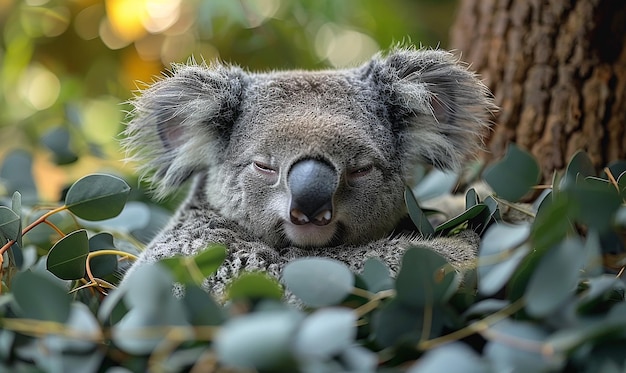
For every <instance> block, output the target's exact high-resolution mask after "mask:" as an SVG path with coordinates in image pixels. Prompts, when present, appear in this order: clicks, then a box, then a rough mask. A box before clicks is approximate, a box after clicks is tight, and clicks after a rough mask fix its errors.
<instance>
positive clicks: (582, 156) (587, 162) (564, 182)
mask: <svg viewBox="0 0 626 373" xmlns="http://www.w3.org/2000/svg"><path fill="white" fill-rule="evenodd" d="M595 174H596V170H595V167H593V162H591V158H589V155H587V153H585V152H584V151H582V150H579V151H578V152H576V154H574V155H573V156H572V158H571V159H570V161H569V162H568V164H567V168H566V169H565V175H564V176H563V178H562V179H561V182H560V183H559V189H567V188H569V187H571V186H573V185H575V184H576V183H577V182H578V180H579V179H584V178H585V177H587V176H593V175H595Z"/></svg>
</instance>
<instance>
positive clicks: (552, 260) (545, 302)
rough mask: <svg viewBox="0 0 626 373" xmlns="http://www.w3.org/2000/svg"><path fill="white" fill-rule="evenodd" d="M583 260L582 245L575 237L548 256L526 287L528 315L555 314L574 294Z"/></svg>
mask: <svg viewBox="0 0 626 373" xmlns="http://www.w3.org/2000/svg"><path fill="white" fill-rule="evenodd" d="M583 259H584V252H583V244H582V242H581V241H580V240H579V239H574V238H570V239H567V240H565V241H563V242H562V243H561V244H559V245H557V246H556V247H554V248H552V249H550V250H549V251H548V252H547V253H545V255H544V256H543V258H541V261H540V262H539V264H538V265H537V267H536V269H535V271H534V273H533V275H532V276H531V278H530V281H529V283H528V287H527V288H526V296H525V298H526V312H528V314H529V315H531V316H535V317H546V316H548V315H550V314H552V313H554V312H556V311H557V310H558V309H559V307H560V306H562V305H563V303H564V302H565V300H567V299H568V298H570V297H572V296H573V295H574V292H575V291H576V285H577V284H578V280H579V273H580V270H581V267H582V265H583ZM556 269H558V270H556Z"/></svg>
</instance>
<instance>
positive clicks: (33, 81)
mask: <svg viewBox="0 0 626 373" xmlns="http://www.w3.org/2000/svg"><path fill="white" fill-rule="evenodd" d="M455 3H456V2H455V1H453V0H446V1H434V0H424V1H412V0H393V1H385V2H382V1H378V0H346V1H332V0H304V1H287V0H71V1H66V0H24V1H22V0H6V1H0V30H1V31H0V33H1V35H2V39H1V40H0V138H1V139H3V143H2V146H0V159H6V157H9V156H10V157H13V158H15V157H18V158H20V157H21V158H20V159H21V160H22V163H26V162H31V163H32V169H33V171H32V172H33V173H34V179H35V181H36V188H34V189H33V192H34V193H35V194H36V197H38V198H40V199H43V200H48V201H49V200H54V201H58V200H60V199H61V197H62V193H61V191H62V189H63V188H64V187H65V186H67V185H69V184H70V183H71V182H72V181H74V180H76V179H78V178H80V177H81V176H83V175H85V174H87V173H89V172H94V171H100V170H106V171H110V170H114V171H113V172H120V167H122V164H121V162H119V160H120V159H121V158H122V157H123V154H121V152H120V150H119V146H118V139H117V134H118V133H119V132H120V130H121V126H122V124H121V123H122V122H123V121H124V110H127V109H128V107H127V106H126V105H125V104H124V102H125V101H126V100H127V99H128V98H129V97H130V96H131V95H132V92H133V91H134V90H136V88H137V83H136V82H137V81H139V82H150V81H152V80H153V79H154V78H153V77H154V76H158V75H160V74H161V71H163V70H164V69H166V68H167V67H168V66H169V64H170V63H172V62H185V61H187V60H188V59H189V58H190V57H191V56H193V57H194V58H196V59H197V60H200V59H206V60H212V59H215V58H220V59H223V60H225V61H229V62H233V63H237V64H239V65H242V66H244V67H246V68H249V69H252V70H253V69H265V70H267V69H282V68H324V67H339V66H346V65H354V64H357V63H360V62H362V61H364V60H365V59H367V58H369V57H370V56H371V55H372V54H373V53H375V52H376V51H377V50H379V49H385V48H387V47H389V46H391V45H393V44H394V43H398V42H408V41H411V42H413V43H415V44H418V45H419V44H423V45H424V46H433V47H434V46H437V45H443V46H445V43H446V39H447V32H448V28H449V25H450V24H451V22H452V18H453V16H454V8H455ZM15 149H21V150H26V151H27V153H23V152H19V153H17V155H16V154H15V153H13V152H12V151H14V150H15ZM28 154H30V157H29V156H28ZM58 165H64V167H61V168H58V167H56V166H58ZM27 169H28V168H24V169H23V170H24V172H27ZM6 172H8V171H6ZM6 172H5V173H6ZM121 172H128V171H124V170H121ZM5 188H6V189H7V191H6V192H7V193H6V194H7V195H10V194H11V193H12V192H13V191H14V190H16V189H18V188H15V187H11V186H9V187H7V186H6V185H5ZM20 190H21V191H22V193H24V188H23V186H22V188H20ZM24 198H28V196H27V195H24Z"/></svg>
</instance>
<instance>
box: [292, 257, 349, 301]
mask: <svg viewBox="0 0 626 373" xmlns="http://www.w3.org/2000/svg"><path fill="white" fill-rule="evenodd" d="M282 282H283V283H284V284H285V286H287V289H289V291H291V292H292V293H293V294H294V295H295V296H296V297H298V298H300V300H302V302H304V304H306V305H307V306H310V307H324V306H330V305H335V304H338V303H339V302H341V301H342V300H343V299H345V298H346V297H347V296H348V295H349V294H350V293H351V292H352V289H353V287H354V275H353V274H352V272H350V270H349V269H348V267H346V265H345V264H343V263H341V262H339V261H336V260H332V259H328V258H304V259H298V260H294V261H292V262H290V263H288V264H287V265H286V266H285V268H284V269H283V273H282Z"/></svg>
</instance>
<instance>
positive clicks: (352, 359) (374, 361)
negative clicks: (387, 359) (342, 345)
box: [339, 345, 378, 372]
mask: <svg viewBox="0 0 626 373" xmlns="http://www.w3.org/2000/svg"><path fill="white" fill-rule="evenodd" d="M339 360H340V361H341V362H342V363H343V364H345V366H346V370H347V371H349V372H375V371H376V367H377V366H378V355H377V354H376V353H374V352H373V351H371V350H368V349H367V348H365V347H361V346H359V345H352V346H349V347H348V348H346V349H345V350H344V351H343V352H342V353H341V355H340V356H339Z"/></svg>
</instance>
